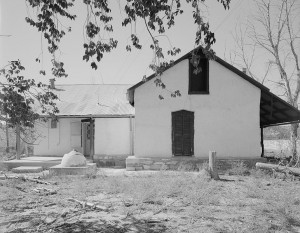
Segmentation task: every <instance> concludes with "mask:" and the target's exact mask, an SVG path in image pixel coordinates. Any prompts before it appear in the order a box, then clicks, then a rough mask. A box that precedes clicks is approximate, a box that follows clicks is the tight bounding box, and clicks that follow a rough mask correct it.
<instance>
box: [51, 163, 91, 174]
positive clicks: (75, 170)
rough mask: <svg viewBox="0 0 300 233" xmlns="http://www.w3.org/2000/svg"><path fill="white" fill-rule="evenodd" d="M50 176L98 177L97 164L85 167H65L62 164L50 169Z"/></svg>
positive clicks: (89, 164)
mask: <svg viewBox="0 0 300 233" xmlns="http://www.w3.org/2000/svg"><path fill="white" fill-rule="evenodd" d="M49 173H50V175H55V176H65V175H96V174H97V166H96V163H87V166H85V167H63V166H62V165H61V164H59V165H56V166H53V167H50V168H49Z"/></svg>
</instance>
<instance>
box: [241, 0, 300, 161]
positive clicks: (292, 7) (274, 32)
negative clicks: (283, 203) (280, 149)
mask: <svg viewBox="0 0 300 233" xmlns="http://www.w3.org/2000/svg"><path fill="white" fill-rule="evenodd" d="M255 4H256V9H257V12H256V14H255V15H254V17H253V20H252V21H251V22H248V25H247V27H246V29H247V30H246V31H245V33H246V36H247V37H248V38H249V39H250V41H248V42H245V36H244V35H242V33H241V32H240V33H239V34H238V38H239V40H238V41H239V43H238V46H239V48H240V52H239V54H238V55H239V56H240V58H241V60H242V61H243V62H244V64H245V67H247V68H248V69H250V68H251V66H252V61H253V60H254V59H253V57H254V55H255V53H257V52H258V48H260V49H262V51H263V52H264V54H265V55H266V56H265V58H266V63H267V64H268V69H267V72H266V75H267V74H268V73H269V69H270V68H275V70H276V71H277V73H278V76H279V80H275V84H276V85H277V87H280V88H281V90H283V95H284V96H285V97H286V100H287V102H288V103H289V104H291V105H292V106H294V107H295V108H297V109H298V101H299V95H300V63H299V42H300V31H299V23H300V18H299V13H300V11H299V9H300V8H299V2H298V1H297V0H255ZM247 46H248V47H249V46H250V47H252V55H251V56H250V59H247V58H246V57H245V50H246V49H247ZM251 73H253V72H251V71H250V74H251ZM266 75H265V77H264V79H265V78H266ZM251 76H252V75H251ZM273 82H274V81H273ZM283 114H284V113H283ZM297 129H298V124H292V125H291V130H290V132H291V134H290V139H291V145H292V148H291V153H292V154H291V156H292V157H293V162H295V164H299V163H300V155H299V154H297V139H298V133H297V132H298V130H297Z"/></svg>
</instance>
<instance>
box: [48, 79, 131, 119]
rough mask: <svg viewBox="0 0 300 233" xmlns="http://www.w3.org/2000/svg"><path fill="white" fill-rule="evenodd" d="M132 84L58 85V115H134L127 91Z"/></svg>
mask: <svg viewBox="0 0 300 233" xmlns="http://www.w3.org/2000/svg"><path fill="white" fill-rule="evenodd" d="M129 87H130V85H123V84H103V85H101V84H96V85H94V84H75V85H56V86H55V88H56V89H55V90H53V92H54V93H55V94H56V95H57V96H58V98H59V101H58V102H57V107H58V109H59V111H60V112H59V113H58V114H57V116H86V115H92V116H106V115H107V116H108V115H110V116H124V115H134V108H133V107H132V106H131V105H130V104H129V102H128V100H127V98H126V93H127V89H128V88H129Z"/></svg>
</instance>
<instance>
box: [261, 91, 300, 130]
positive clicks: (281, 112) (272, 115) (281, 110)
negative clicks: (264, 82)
mask: <svg viewBox="0 0 300 233" xmlns="http://www.w3.org/2000/svg"><path fill="white" fill-rule="evenodd" d="M299 122H300V112H299V110H298V109H297V108H295V107H294V106H292V105H290V104H289V103H287V102H286V101H284V100H282V99H281V98H279V97H278V96H276V95H274V94H273V93H271V92H269V91H265V90H262V91H261V98H260V127H261V128H265V127H268V126H275V125H284V124H292V123H299Z"/></svg>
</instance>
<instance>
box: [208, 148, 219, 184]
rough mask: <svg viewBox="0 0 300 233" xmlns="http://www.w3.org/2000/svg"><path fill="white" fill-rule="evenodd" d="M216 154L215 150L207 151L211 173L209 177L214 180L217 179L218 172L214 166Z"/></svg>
mask: <svg viewBox="0 0 300 233" xmlns="http://www.w3.org/2000/svg"><path fill="white" fill-rule="evenodd" d="M216 156H217V152H216V151H209V164H208V165H209V173H210V175H211V178H213V179H214V180H219V179H220V177H219V174H218V169H217V167H216Z"/></svg>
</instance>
